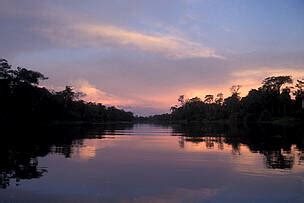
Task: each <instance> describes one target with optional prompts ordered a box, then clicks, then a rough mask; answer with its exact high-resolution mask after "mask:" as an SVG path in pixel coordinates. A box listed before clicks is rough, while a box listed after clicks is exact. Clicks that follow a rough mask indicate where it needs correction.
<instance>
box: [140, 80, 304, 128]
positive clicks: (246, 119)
mask: <svg viewBox="0 0 304 203" xmlns="http://www.w3.org/2000/svg"><path fill="white" fill-rule="evenodd" d="M294 83H295V84H294ZM240 89H241V85H234V86H232V87H231V88H230V91H231V95H230V96H229V97H227V98H224V97H223V94H222V93H218V94H217V95H216V96H214V95H211V94H210V95H206V96H205V97H204V98H203V99H201V98H199V97H194V98H190V99H186V98H185V96H184V95H181V96H179V97H178V105H175V106H172V107H171V109H170V110H171V113H167V114H161V115H154V116H149V117H138V118H137V119H138V120H140V121H153V122H159V121H165V122H176V121H179V122H180V121H182V122H191V121H202V122H204V121H205V122H210V121H211V122H212V121H223V122H229V123H257V122H273V123H275V122H276V123H278V124H279V123H282V124H284V123H299V122H303V120H304V80H296V81H295V82H294V81H293V79H292V77H291V76H272V77H267V78H265V79H264V80H263V81H262V83H261V87H259V88H258V89H252V90H250V91H249V93H248V94H247V96H245V97H241V96H240Z"/></svg>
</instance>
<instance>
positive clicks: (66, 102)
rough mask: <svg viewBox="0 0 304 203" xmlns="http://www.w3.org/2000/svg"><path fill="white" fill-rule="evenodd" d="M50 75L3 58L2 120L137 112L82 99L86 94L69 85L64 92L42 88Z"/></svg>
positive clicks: (128, 116) (100, 117)
mask: <svg viewBox="0 0 304 203" xmlns="http://www.w3.org/2000/svg"><path fill="white" fill-rule="evenodd" d="M46 79H47V78H46V77H45V76H44V75H43V74H41V73H39V72H36V71H32V70H28V69H26V68H21V67H17V69H12V67H11V65H9V64H8V62H7V60H5V59H0V98H1V99H0V121H1V122H29V121H39V122H47V121H90V122H92V121H95V122H108V121H131V120H133V114H132V113H131V112H126V111H124V110H121V109H117V108H115V107H113V106H112V107H106V106H104V105H102V104H99V103H98V104H97V103H92V102H85V101H83V100H81V97H82V96H84V95H83V93H80V92H75V91H74V90H73V88H72V87H70V86H67V87H66V88H65V89H64V90H62V91H58V92H56V91H50V90H48V89H47V88H45V87H40V86H39V82H40V81H41V80H46Z"/></svg>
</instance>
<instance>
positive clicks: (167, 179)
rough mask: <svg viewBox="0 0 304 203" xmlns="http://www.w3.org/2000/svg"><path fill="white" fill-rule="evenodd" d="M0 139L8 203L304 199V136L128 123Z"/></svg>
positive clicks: (0, 174) (2, 192)
mask: <svg viewBox="0 0 304 203" xmlns="http://www.w3.org/2000/svg"><path fill="white" fill-rule="evenodd" d="M1 135H2V136H1V137H2V138H1V139H2V141H1V144H0V145H1V146H0V148H1V149H0V152H1V155H0V161H1V162H0V187H1V189H0V202H102V201H104V202H259V203H260V202H267V203H269V202H304V136H303V130H302V129H286V128H277V127H252V128H237V127H227V126H217V125H213V126H160V125H148V124H136V125H131V124H129V125H112V126H95V127H71V126H70V127H61V128H57V129H43V128H42V129H37V130H35V131H26V130H23V129H19V131H17V130H15V131H14V133H13V132H3V133H2V134H1ZM4 138H5V139H4Z"/></svg>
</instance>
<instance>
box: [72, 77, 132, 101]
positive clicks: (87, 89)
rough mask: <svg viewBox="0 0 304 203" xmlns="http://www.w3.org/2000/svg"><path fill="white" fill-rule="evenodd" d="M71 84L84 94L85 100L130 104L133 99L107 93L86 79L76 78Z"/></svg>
mask: <svg viewBox="0 0 304 203" xmlns="http://www.w3.org/2000/svg"><path fill="white" fill-rule="evenodd" d="M73 86H74V87H75V88H76V90H77V91H80V92H82V93H84V94H85V96H84V98H83V99H84V100H85V101H91V102H92V101H93V102H98V103H102V104H104V105H111V106H112V105H114V106H120V105H131V104H133V103H134V101H132V100H130V99H123V98H120V97H118V96H116V95H113V94H109V93H107V92H105V91H102V90H101V89H98V88H96V87H95V86H94V85H92V84H90V83H89V82H88V81H86V80H78V81H75V82H73Z"/></svg>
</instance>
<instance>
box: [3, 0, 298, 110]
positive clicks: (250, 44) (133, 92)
mask: <svg viewBox="0 0 304 203" xmlns="http://www.w3.org/2000/svg"><path fill="white" fill-rule="evenodd" d="M0 25H1V29H0V45H1V46H0V58H5V59H7V60H8V61H9V62H10V63H11V64H12V65H14V66H22V67H26V68H30V69H33V70H37V71H40V72H42V73H44V74H45V75H46V76H48V77H49V79H48V80H47V81H45V82H43V83H42V85H43V86H46V87H48V88H50V89H54V90H62V89H63V88H64V87H65V86H66V85H72V86H73V87H74V88H75V90H77V91H82V92H84V93H85V94H86V96H85V98H84V99H85V100H87V101H94V102H101V103H103V104H105V105H115V106H117V107H120V108H124V109H126V110H131V111H133V112H134V113H135V114H138V115H151V114H156V113H165V112H168V111H169V109H170V106H172V105H175V104H176V103H177V98H178V96H179V95H185V96H186V98H192V97H195V96H197V97H200V98H204V96H205V95H206V94H214V95H216V94H217V93H219V92H223V93H224V96H225V97H227V96H229V87H231V86H232V85H237V84H239V85H242V88H241V94H242V95H243V96H244V95H246V94H247V93H248V91H249V90H250V89H252V88H257V87H259V86H260V84H261V81H262V80H263V79H264V78H265V77H268V76H272V75H291V76H293V78H294V79H301V78H304V37H303V36H304V1H303V0H174V1H173V0H153V1H151V0H107V1H106V0H86V1H84V0H43V1H41V0H22V1H21V0H0Z"/></svg>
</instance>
